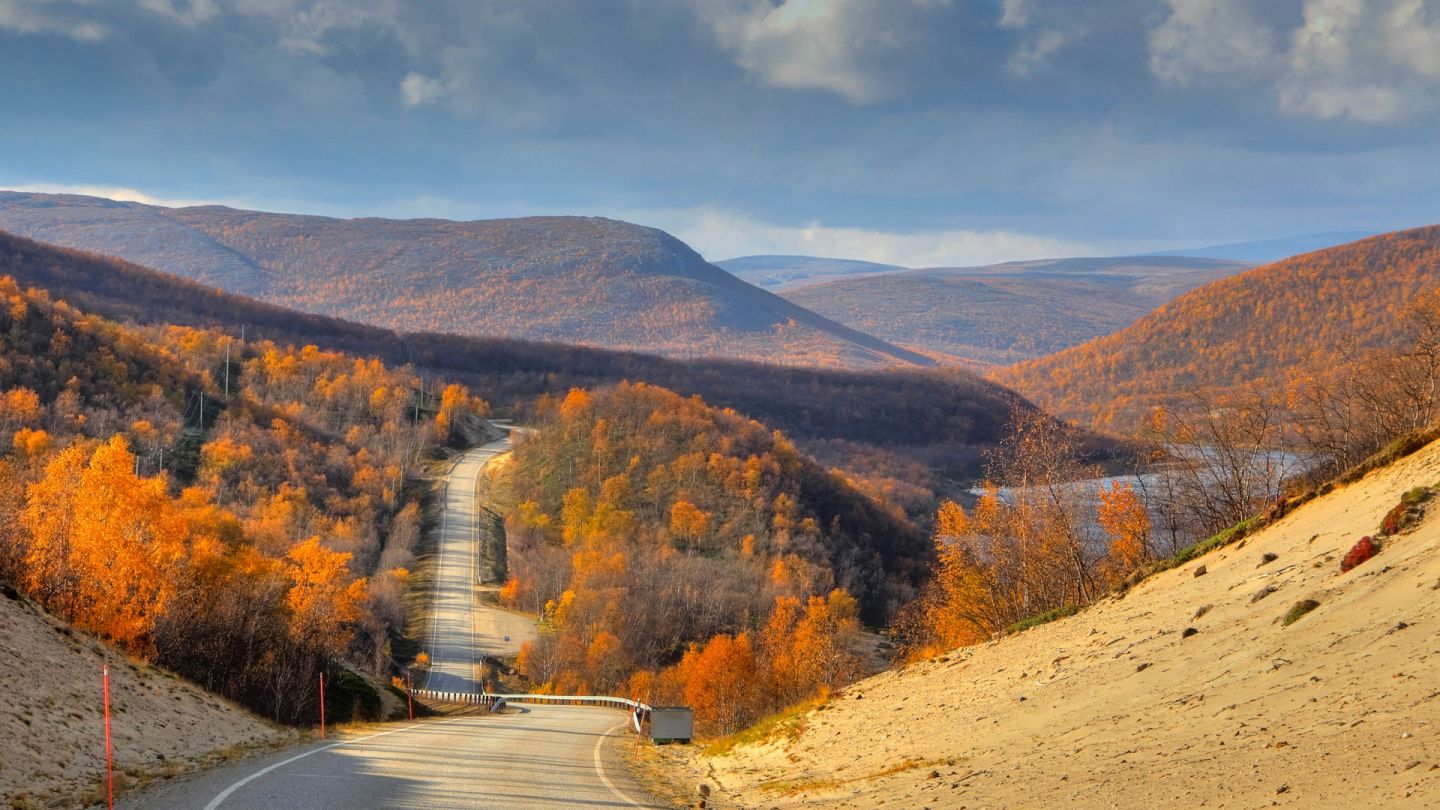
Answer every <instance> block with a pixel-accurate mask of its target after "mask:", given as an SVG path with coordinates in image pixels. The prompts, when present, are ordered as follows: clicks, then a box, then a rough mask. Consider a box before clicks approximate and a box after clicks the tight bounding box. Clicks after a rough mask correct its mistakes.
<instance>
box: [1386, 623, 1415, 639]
mask: <svg viewBox="0 0 1440 810" xmlns="http://www.w3.org/2000/svg"><path fill="white" fill-rule="evenodd" d="M1409 626H1410V625H1408V624H1406V623H1405V622H1399V623H1397V624H1396V625H1395V626H1394V627H1392V628H1390V629H1389V630H1386V631H1385V635H1387V636H1388V635H1390V634H1391V633H1393V632H1395V631H1396V630H1404V629H1405V628H1407V627H1409Z"/></svg>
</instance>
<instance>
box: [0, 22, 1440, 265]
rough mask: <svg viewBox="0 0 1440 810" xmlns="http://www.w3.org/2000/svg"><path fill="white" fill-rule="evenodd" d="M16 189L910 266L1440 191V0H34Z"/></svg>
mask: <svg viewBox="0 0 1440 810" xmlns="http://www.w3.org/2000/svg"><path fill="white" fill-rule="evenodd" d="M0 188H11V189H23V190H56V191H76V192H80V193H98V194H101V195H103V196H116V197H124V198H127V199H136V200H141V201H154V202H158V203H161V204H189V203H206V202H219V203H224V204H230V205H235V206H239V207H250V208H260V209H265V210H273V211H287V212H298V213H317V214H328V215H334V216H391V217H414V216H427V217H445V218H451V219H477V218H490V217H506V216H527V215H535V214H582V215H597V216H609V217H615V218H619V219H627V220H631V221H635V222H640V223H642V224H646V225H653V226H655V227H660V228H664V229H665V230H668V231H670V232H672V233H674V234H676V235H677V236H679V237H681V238H682V239H685V240H686V241H688V242H689V243H690V244H691V245H693V246H694V247H695V248H696V249H697V250H699V251H700V252H701V253H702V254H704V255H705V256H706V257H707V258H710V259H712V260H719V259H724V258H729V257H732V256H739V255H746V254H754V253H801V254H809V255H821V256H837V257H845V258H855V259H866V260H870V261H880V262H890V263H896V264H904V265H909V266H934V265H965V264H981V263H986V262H991V261H1001V260H1010V259H1025V258H1040V257H1047V256H1068V255H1086V254H1089V255H1095V254H1119V253H1133V252H1139V251H1144V250H1158V249H1168V248H1185V247H1193V246H1198V245H1205V244H1215V243H1224V242H1236V241H1244V240H1251V239H1264V238H1271V237H1282V236H1290V235H1296V234H1309V233H1319V232H1326V231H1334V230H1390V229H1395V228H1401V227H1408V226H1414V225H1422V224H1431V223H1434V222H1437V221H1440V0H1095V1H1094V2H1077V1H1076V0H526V1H523V2H522V1H521V0H515V2H498V1H497V2H491V1H490V0H417V1H416V2H401V0H0Z"/></svg>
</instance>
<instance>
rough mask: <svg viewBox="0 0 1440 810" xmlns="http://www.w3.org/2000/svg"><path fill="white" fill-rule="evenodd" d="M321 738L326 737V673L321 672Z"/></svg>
mask: <svg viewBox="0 0 1440 810" xmlns="http://www.w3.org/2000/svg"><path fill="white" fill-rule="evenodd" d="M320 739H322V740H323V739H325V673H323V672H322V673H320Z"/></svg>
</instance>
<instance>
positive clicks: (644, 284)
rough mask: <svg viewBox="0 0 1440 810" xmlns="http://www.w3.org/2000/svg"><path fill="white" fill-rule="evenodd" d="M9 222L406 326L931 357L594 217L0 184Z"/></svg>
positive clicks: (729, 349) (76, 243)
mask: <svg viewBox="0 0 1440 810" xmlns="http://www.w3.org/2000/svg"><path fill="white" fill-rule="evenodd" d="M0 228H3V229H6V230H9V231H11V232H13V233H17V234H20V235H23V236H29V237H31V238H35V239H39V240H42V241H46V242H50V243H53V244H58V245H63V246H66V247H73V248H78V249H81V250H87V251H92V252H96V253H102V254H105V255H111V256H118V257H120V258H123V259H127V260H130V261H134V262H136V263H139V264H142V265H145V266H147V267H152V268H155V269H157V270H162V271H164V272H168V273H173V274H175V275H178V276H182V277H184V278H189V279H192V280H195V281H200V282H202V283H205V284H210V285H214V286H217V287H221V288H223V289H225V290H228V291H231V292H239V293H243V294H246V295H250V296H253V297H255V298H259V299H261V300H264V301H268V302H270V303H274V304H280V305H283V306H286V307H289V308H292V309H298V310H302V311H305V312H311V313H317V314H324V315H331V316H335V317H341V318H346V319H350V320H354V321H360V322H363V323H368V324H373V325H376V326H383V327H386V328H391V329H397V330H402V331H430V332H452V333H458V334H465V335H475V336H486V337H509V338H519V339H526V340H550V341H562V342H566V343H575V344H583V345H589V346H599V347H605V348H614V349H633V350H643V351H647V352H653V353H658V354H664V355H669V356H675V357H730V358H740V359H751V360H764V361H767V362H776V363H791V364H803V365H816V366H832V367H877V366H886V365H896V364H899V365H906V364H909V365H926V364H928V362H929V361H928V360H927V359H926V358H925V357H923V356H922V355H919V354H916V353H913V352H910V351H907V350H905V349H901V348H899V347H896V346H894V345H891V344H889V343H886V342H885V341H883V340H880V339H878V338H875V337H872V336H870V335H865V334H862V333H860V332H856V331H854V330H853V329H850V328H847V327H844V326H841V325H839V324H836V323H834V322H833V321H829V320H827V319H825V318H823V317H821V316H819V315H816V314H815V313H812V312H809V311H807V310H805V309H802V308H801V307H798V306H796V305H795V304H793V303H790V302H788V301H785V300H783V299H781V298H778V297H776V296H774V295H772V294H770V293H768V292H765V291H763V290H760V289H758V288H756V287H753V286H751V285H749V284H746V283H744V282H743V281H740V280H739V279H737V278H736V277H734V276H732V275H731V274H729V273H726V272H725V271H723V270H721V269H719V268H717V267H715V266H714V265H712V264H709V263H707V262H706V261H705V260H704V259H703V258H701V257H700V255H699V254H698V253H696V252H695V251H693V250H691V249H690V248H689V247H688V246H686V245H685V244H684V243H683V242H681V241H680V240H678V239H675V238H674V237H672V236H670V235H668V234H666V233H664V232H662V231H658V230H655V229H653V228H645V227H641V226H638V225H632V224H630V223H626V222H617V221H614V220H607V219H600V218H594V217H532V218H527V219H502V220H483V221H476V222H452V221H447V220H438V219H424V220H388V219H349V220H341V219H331V218H327V217H315V216H297V215H288V214H270V213H262V212H257V211H240V210H235V209H231V208H224V207H219V206H201V207H192V208H164V207H159V206H152V205H144V204H140V203H133V202H117V201H114V200H106V199H101V198H96V197H83V196H75V195H50V194H28V193H17V192H0Z"/></svg>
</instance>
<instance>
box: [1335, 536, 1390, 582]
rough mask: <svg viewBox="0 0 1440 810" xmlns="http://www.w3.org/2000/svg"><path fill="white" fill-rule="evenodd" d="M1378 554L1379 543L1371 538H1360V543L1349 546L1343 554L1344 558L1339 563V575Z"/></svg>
mask: <svg viewBox="0 0 1440 810" xmlns="http://www.w3.org/2000/svg"><path fill="white" fill-rule="evenodd" d="M1379 553H1380V541H1379V540H1376V539H1375V538H1373V537H1362V538H1360V542H1358V543H1356V544H1355V545H1354V546H1351V548H1350V550H1349V551H1347V552H1345V558H1344V559H1342V560H1341V561H1340V573H1342V574H1343V573H1345V572H1346V571H1349V570H1350V569H1352V568H1354V567H1355V566H1357V565H1359V564H1360V563H1363V562H1365V561H1366V560H1368V559H1370V558H1371V557H1374V556H1375V555H1376V554H1379Z"/></svg>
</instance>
